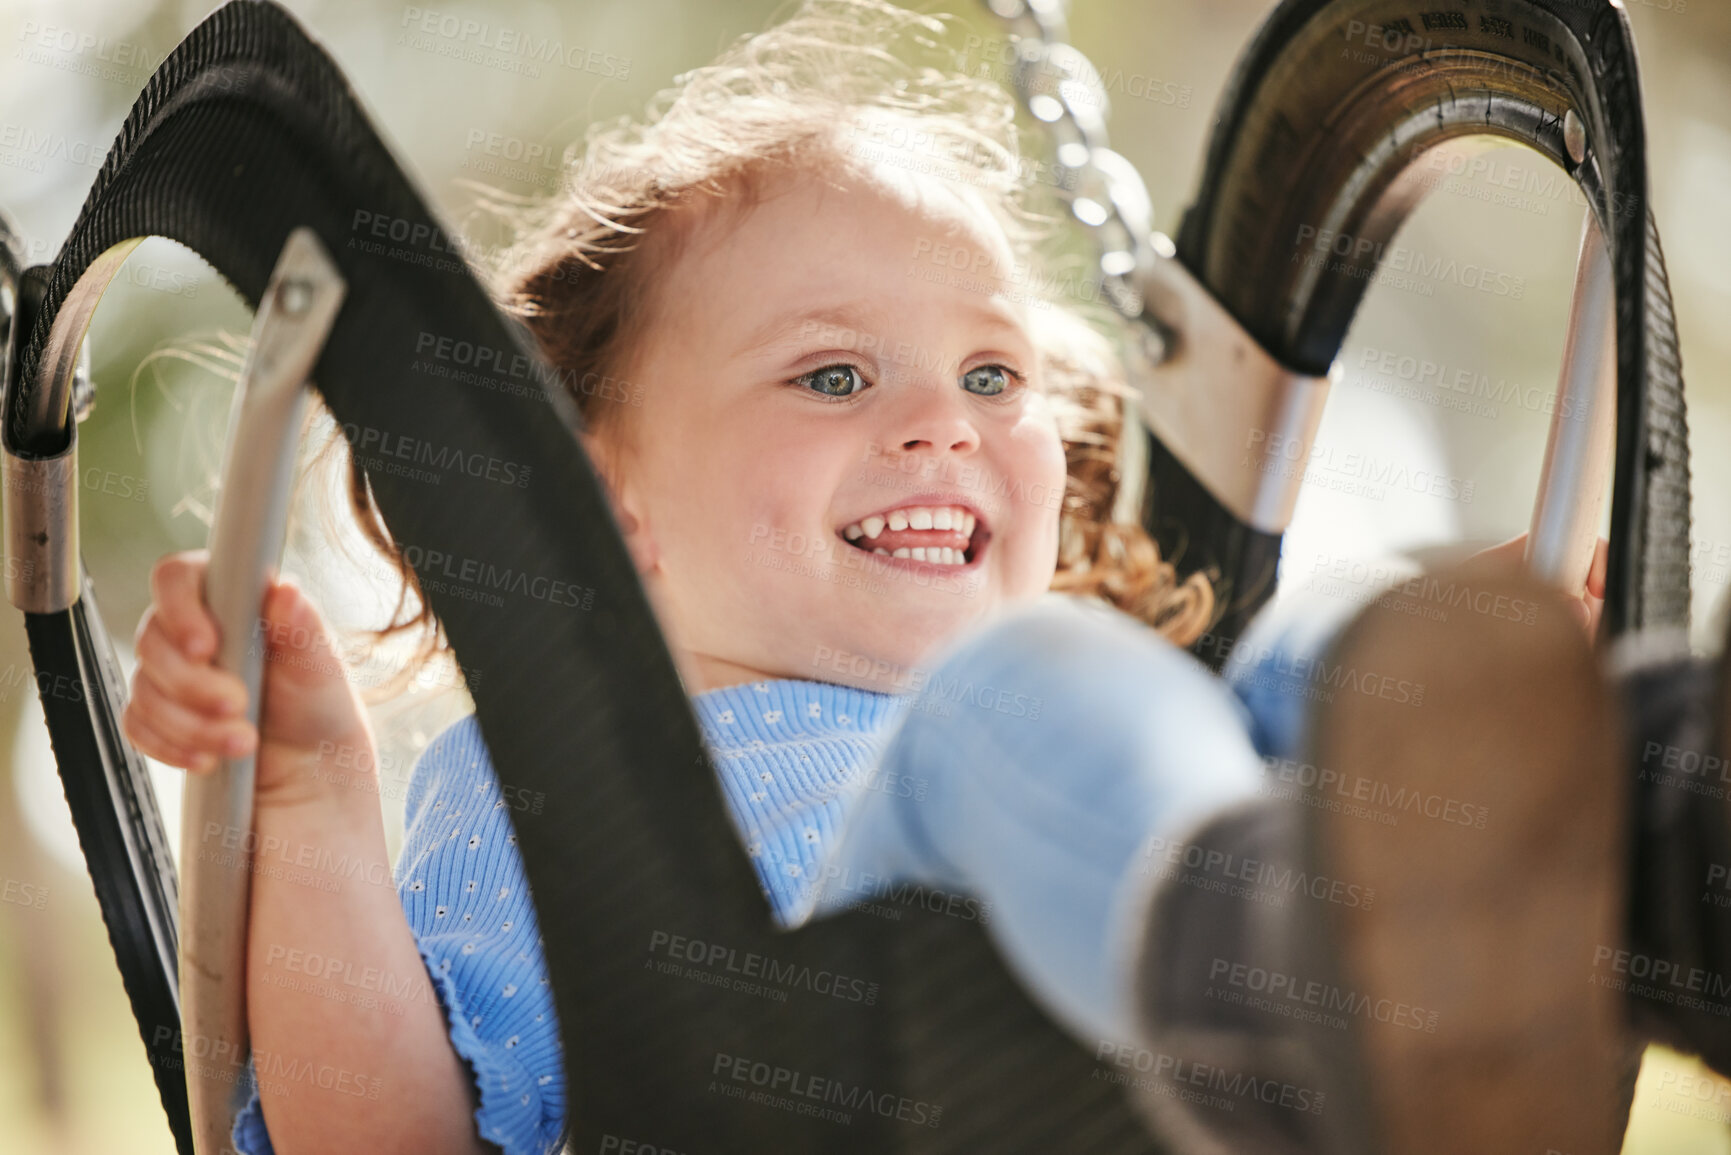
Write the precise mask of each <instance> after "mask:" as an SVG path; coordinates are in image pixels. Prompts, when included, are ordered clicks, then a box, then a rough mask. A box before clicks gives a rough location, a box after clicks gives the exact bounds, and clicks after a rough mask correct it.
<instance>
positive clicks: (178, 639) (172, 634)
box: [150, 550, 218, 661]
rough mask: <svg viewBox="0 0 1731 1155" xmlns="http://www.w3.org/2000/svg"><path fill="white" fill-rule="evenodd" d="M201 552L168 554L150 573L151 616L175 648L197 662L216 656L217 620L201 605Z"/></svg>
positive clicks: (204, 566)
mask: <svg viewBox="0 0 1731 1155" xmlns="http://www.w3.org/2000/svg"><path fill="white" fill-rule="evenodd" d="M205 568H206V556H205V553H204V551H203V550H196V551H189V552H187V553H176V554H170V555H169V556H167V557H165V558H162V559H160V560H159V561H158V562H157V563H156V565H154V566H152V567H151V570H150V601H151V608H150V613H151V616H152V617H153V618H154V619H155V620H156V621H157V622H158V623H159V624H160V625H161V627H162V629H163V631H164V632H165V633H166V634H167V635H168V638H169V640H170V641H171V642H173V643H174V645H175V648H176V649H179V650H180V651H182V652H183V653H185V654H188V655H189V656H191V657H192V658H194V659H196V660H205V661H208V660H209V659H211V658H213V657H215V656H216V647H217V641H218V632H217V626H216V619H215V618H213V617H211V615H210V611H209V610H208V609H206V608H205V605H204V571H205Z"/></svg>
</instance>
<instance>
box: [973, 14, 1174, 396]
mask: <svg viewBox="0 0 1731 1155" xmlns="http://www.w3.org/2000/svg"><path fill="white" fill-rule="evenodd" d="M985 4H986V7H987V8H988V9H989V10H990V11H991V12H992V14H993V15H994V16H996V17H998V19H999V20H1000V21H1001V22H1002V23H1003V25H1004V27H1005V30H1006V32H1007V33H1008V37H1009V45H1010V46H1012V47H1013V48H1014V51H1015V63H1014V66H1013V68H1012V70H1011V84H1012V86H1013V87H1014V89H1015V92H1016V96H1017V98H1018V99H1019V100H1020V101H1021V102H1022V105H1023V107H1025V108H1026V109H1027V110H1028V114H1029V115H1030V116H1032V117H1033V118H1034V119H1035V120H1037V121H1039V122H1040V123H1041V124H1043V125H1045V127H1046V129H1047V131H1048V132H1049V133H1050V134H1051V136H1052V139H1053V142H1054V143H1055V145H1056V164H1057V169H1058V174H1059V179H1058V180H1057V181H1055V182H1054V183H1055V185H1056V188H1057V192H1058V196H1059V197H1060V198H1061V199H1063V200H1064V201H1065V202H1066V203H1067V204H1068V206H1069V209H1070V215H1071V217H1072V218H1074V220H1075V221H1076V223H1077V224H1079V225H1080V226H1081V227H1082V228H1083V230H1084V231H1086V232H1087V234H1088V235H1089V237H1090V238H1091V239H1092V240H1093V242H1094V246H1095V250H1096V252H1097V253H1098V262H1097V265H1096V267H1095V269H1094V270H1093V276H1094V277H1095V278H1096V283H1097V284H1098V285H1099V286H1100V289H1101V291H1102V294H1103V295H1104V296H1105V298H1106V299H1107V300H1109V301H1110V302H1111V303H1112V305H1113V306H1114V307H1115V308H1117V309H1118V311H1119V312H1120V313H1122V314H1123V315H1124V316H1125V317H1126V318H1128V319H1130V320H1133V321H1140V322H1142V323H1143V328H1144V335H1145V339H1146V341H1147V344H1148V346H1149V348H1148V349H1147V352H1148V353H1149V354H1150V357H1151V360H1152V361H1154V362H1158V361H1160V360H1162V359H1163V356H1164V351H1165V346H1166V335H1165V334H1164V333H1163V332H1161V330H1160V327H1159V326H1158V325H1157V324H1156V323H1154V321H1153V319H1152V318H1151V317H1149V316H1148V315H1147V314H1146V313H1145V311H1144V308H1145V305H1144V295H1143V292H1142V289H1141V288H1140V285H1141V284H1142V283H1143V280H1144V278H1145V277H1146V276H1147V275H1148V274H1149V273H1150V272H1151V271H1152V270H1153V267H1154V265H1155V263H1156V262H1158V261H1161V260H1165V259H1169V258H1171V257H1172V256H1173V252H1174V250H1173V246H1172V242H1171V240H1170V239H1169V238H1167V237H1166V236H1164V235H1162V234H1159V233H1156V232H1154V229H1153V216H1154V210H1153V204H1152V202H1151V201H1150V199H1149V196H1148V186H1147V185H1146V184H1145V183H1144V182H1143V180H1142V175H1141V173H1139V172H1137V171H1136V166H1135V165H1133V164H1131V163H1130V161H1129V160H1128V159H1126V158H1125V157H1124V156H1123V155H1121V154H1120V153H1117V152H1114V151H1113V150H1112V149H1111V148H1110V147H1109V146H1108V143H1107V139H1106V119H1107V117H1108V116H1109V115H1110V114H1111V105H1110V102H1109V101H1108V100H1107V97H1106V89H1105V85H1104V84H1103V83H1102V82H1101V79H1100V72H1099V69H1097V68H1095V67H1094V65H1093V63H1092V62H1091V61H1090V60H1089V59H1088V58H1087V57H1086V56H1085V55H1083V54H1082V53H1081V52H1080V51H1079V50H1078V49H1077V48H1076V47H1075V46H1074V45H1072V44H1070V43H1069V30H1068V27H1067V24H1066V21H1065V18H1064V11H1065V8H1066V7H1067V3H1066V0H985Z"/></svg>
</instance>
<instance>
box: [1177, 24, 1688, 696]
mask: <svg viewBox="0 0 1731 1155" xmlns="http://www.w3.org/2000/svg"><path fill="white" fill-rule="evenodd" d="M1571 112H1572V113H1573V114H1574V115H1575V116H1576V117H1578V118H1579V120H1580V124H1581V126H1582V128H1583V129H1584V133H1585V140H1586V146H1587V147H1586V152H1585V154H1584V157H1583V160H1582V161H1581V162H1579V163H1577V162H1576V161H1575V160H1574V159H1572V158H1571V156H1570V155H1569V151H1568V146H1567V143H1566V142H1565V139H1564V137H1565V133H1564V125H1565V116H1566V115H1567V114H1569V113H1571ZM1486 134H1488V135H1492V136H1498V137H1503V138H1507V139H1510V140H1514V141H1517V142H1519V143H1522V144H1525V145H1527V146H1529V147H1531V148H1533V149H1534V150H1536V151H1538V152H1540V153H1542V154H1544V155H1546V156H1548V157H1550V158H1551V159H1552V160H1553V161H1555V162H1556V163H1557V164H1559V165H1561V166H1562V168H1563V169H1564V170H1565V171H1566V172H1567V173H1568V175H1569V176H1570V177H1571V178H1572V179H1573V180H1575V181H1576V182H1577V183H1578V184H1579V185H1580V187H1581V189H1582V191H1583V192H1584V194H1585V196H1586V199H1587V202H1588V204H1589V205H1590V206H1591V207H1592V209H1593V212H1594V213H1595V215H1596V216H1597V219H1598V222H1599V225H1600V227H1601V228H1602V229H1603V231H1604V233H1605V236H1606V239H1607V243H1608V244H1609V246H1610V251H1611V257H1612V264H1613V269H1614V278H1615V281H1616V310H1617V342H1618V358H1617V449H1616V476H1615V482H1614V491H1613V496H1612V509H1611V531H1610V541H1611V556H1610V565H1609V572H1608V575H1607V585H1608V589H1607V597H1606V603H1605V614H1604V623H1603V628H1604V631H1605V634H1606V636H1615V635H1617V634H1620V633H1622V632H1624V631H1626V630H1630V629H1634V628H1637V627H1645V626H1657V625H1674V624H1683V623H1686V622H1687V621H1688V615H1689V459H1688V444H1687V423H1686V417H1685V409H1684V401H1683V381H1682V370H1681V362H1680V358H1679V356H1678V346H1677V333H1676V324H1675V318H1674V315H1673V312H1672V307H1671V296H1670V288H1669V284H1668V282H1667V279H1666V275H1665V262H1664V257H1663V255H1662V253H1661V251H1660V245H1659V235H1658V229H1657V227H1656V225H1655V224H1654V221H1653V218H1652V214H1651V212H1650V209H1649V207H1648V206H1649V202H1648V195H1647V167H1646V150H1645V136H1644V131H1643V124H1642V114H1641V103H1640V82H1639V77H1638V73H1637V69H1636V63H1635V53H1634V44H1633V40H1632V38H1631V36H1630V32H1629V27H1628V20H1627V17H1626V15H1625V14H1624V13H1623V12H1622V11H1621V10H1620V9H1618V8H1616V7H1614V6H1613V5H1612V4H1611V3H1610V0H1288V2H1287V3H1284V4H1282V5H1280V6H1279V7H1278V8H1277V9H1276V10H1275V11H1274V12H1273V13H1272V14H1271V15H1270V16H1269V18H1268V20H1267V21H1266V22H1265V23H1264V24H1263V26H1262V28H1261V29H1260V31H1259V32H1258V33H1257V35H1256V37H1255V39H1254V41H1253V42H1252V44H1251V46H1250V48H1249V49H1248V51H1247V52H1246V54H1245V55H1244V57H1243V58H1242V59H1241V61H1240V63H1239V66H1238V68H1237V70H1236V72H1235V74H1234V76H1233V78H1232V80H1231V81H1230V83H1229V84H1228V87H1227V90H1226V94H1225V97H1224V98H1223V100H1222V104H1221V111H1220V113H1219V116H1218V119H1217V122H1216V124H1215V129H1214V134H1213V138H1212V141H1211V143H1210V146H1209V151H1208V158H1207V162H1206V166H1205V169H1204V173H1203V177H1202V181H1201V185H1200V188H1199V189H1198V192H1197V195H1196V199H1195V202H1194V205H1193V207H1192V208H1191V209H1190V210H1189V212H1188V213H1186V214H1185V217H1184V220H1183V224H1182V228H1181V229H1180V231H1179V236H1178V238H1177V244H1178V255H1179V258H1180V259H1181V260H1183V261H1184V263H1185V265H1186V266H1187V267H1188V268H1189V269H1191V271H1192V272H1194V273H1195V274H1196V275H1197V277H1198V278H1199V279H1200V280H1201V281H1202V283H1203V284H1205V285H1207V286H1208V288H1209V289H1210V290H1211V291H1212V292H1213V293H1214V294H1215V295H1216V296H1217V297H1218V298H1219V299H1220V301H1221V302H1222V303H1223V304H1224V305H1225V306H1226V308H1227V309H1228V310H1229V311H1230V312H1231V313H1232V314H1233V315H1234V316H1236V317H1237V318H1238V320H1239V321H1240V323H1242V324H1243V325H1244V326H1245V328H1246V329H1247V330H1248V331H1249V332H1250V333H1251V334H1252V335H1253V336H1254V337H1256V339H1257V340H1258V341H1259V342H1261V343H1262V345H1263V346H1264V347H1265V348H1266V349H1267V350H1268V351H1269V352H1270V353H1271V354H1272V355H1273V356H1274V357H1275V358H1276V359H1277V360H1279V361H1281V362H1282V363H1284V364H1286V365H1288V366H1289V367H1291V368H1293V369H1295V370H1298V371H1301V372H1305V373H1312V374H1320V373H1323V372H1326V371H1327V369H1328V367H1329V365H1330V364H1331V363H1332V362H1333V360H1334V358H1335V357H1336V355H1337V354H1338V353H1339V351H1340V348H1341V345H1342V343H1343V341H1344V339H1345V336H1346V332H1347V330H1348V328H1349V327H1350V325H1351V323H1352V319H1353V316H1354V314H1355V312H1356V311H1357V308H1358V305H1359V302H1360V300H1361V299H1362V297H1363V294H1364V290H1365V287H1366V285H1367V284H1368V283H1369V280H1370V278H1371V277H1372V276H1373V275H1374V274H1375V273H1376V271H1377V269H1378V267H1379V263H1380V261H1381V258H1382V255H1383V251H1384V249H1383V246H1385V245H1386V244H1387V243H1388V242H1390V241H1391V240H1392V239H1393V237H1394V235H1395V234H1396V232H1398V230H1399V229H1400V227H1401V225H1402V224H1403V223H1404V222H1405V221H1406V220H1407V218H1408V217H1409V216H1410V215H1411V213H1412V211H1413V209H1414V207H1415V206H1416V205H1417V204H1418V202H1419V200H1420V199H1421V198H1422V196H1423V195H1424V193H1425V191H1427V190H1426V189H1425V187H1424V186H1423V184H1422V183H1421V182H1418V181H1414V180H1412V179H1410V177H1411V169H1412V166H1413V164H1414V162H1415V161H1417V160H1418V159H1419V157H1420V156H1421V155H1422V154H1423V153H1424V152H1425V151H1426V150H1428V149H1430V148H1432V147H1434V146H1436V145H1439V144H1442V143H1444V142H1446V141H1448V140H1450V139H1453V138H1456V137H1461V136H1468V135H1486ZM1403 178H1405V179H1403ZM1324 229H1326V230H1329V231H1331V232H1333V233H1334V234H1335V235H1336V236H1345V237H1348V238H1350V239H1351V241H1352V245H1351V247H1350V249H1349V251H1348V252H1347V253H1345V254H1343V255H1337V252H1336V251H1328V252H1325V253H1323V254H1322V256H1323V258H1324V260H1323V261H1321V262H1319V261H1316V260H1315V259H1313V258H1314V257H1315V255H1316V254H1315V248H1314V238H1315V237H1316V235H1317V232H1319V231H1321V230H1324ZM1309 230H1315V231H1309ZM1360 242H1362V243H1360ZM1307 258H1310V259H1307ZM1170 456H1171V455H1170V454H1168V453H1166V452H1165V450H1164V448H1163V447H1159V446H1156V449H1155V469H1156V472H1155V482H1156V487H1155V490H1154V492H1153V493H1152V495H1151V496H1152V497H1153V499H1154V500H1155V501H1158V502H1159V503H1160V504H1159V506H1158V508H1150V509H1148V510H1146V511H1145V515H1146V519H1147V521H1148V523H1149V525H1150V527H1151V528H1153V529H1155V530H1156V531H1157V534H1159V533H1164V534H1165V535H1166V537H1165V539H1164V540H1162V545H1167V544H1168V543H1169V542H1172V541H1173V539H1172V537H1171V534H1172V527H1173V526H1174V525H1175V524H1179V523H1186V524H1189V525H1190V526H1191V538H1192V541H1199V542H1200V543H1201V546H1202V548H1200V549H1195V548H1193V549H1191V550H1190V551H1189V554H1190V556H1189V558H1188V559H1187V566H1186V568H1198V567H1200V566H1203V565H1207V564H1213V565H1215V566H1217V567H1218V569H1219V571H1220V573H1221V576H1222V578H1223V586H1224V592H1225V594H1226V598H1225V600H1226V612H1225V617H1224V618H1223V619H1222V620H1221V622H1220V623H1219V625H1218V627H1217V629H1216V631H1215V635H1216V636H1215V637H1214V638H1213V639H1210V640H1209V645H1208V646H1207V647H1206V651H1205V652H1204V654H1203V656H1204V657H1205V658H1209V659H1213V660H1214V661H1215V664H1216V665H1218V658H1219V657H1221V656H1223V645H1222V643H1223V642H1226V641H1229V640H1230V639H1231V638H1234V637H1236V636H1237V635H1238V633H1239V632H1241V630H1242V628H1243V626H1244V625H1245V624H1246V623H1247V622H1248V620H1249V618H1250V616H1251V615H1252V614H1254V612H1255V610H1256V609H1257V608H1258V607H1259V606H1260V605H1261V604H1262V602H1263V601H1265V600H1266V598H1267V597H1268V596H1269V595H1270V594H1271V593H1272V592H1273V586H1274V583H1273V580H1272V579H1273V563H1274V560H1275V558H1276V557H1277V556H1278V538H1275V537H1273V536H1272V535H1267V534H1258V533H1256V532H1255V531H1254V530H1250V529H1249V528H1248V527H1245V526H1243V525H1242V524H1241V523H1238V522H1237V521H1236V519H1235V518H1233V517H1232V516H1231V514H1230V513H1228V512H1226V511H1225V510H1224V509H1223V508H1222V507H1221V506H1220V505H1219V504H1218V502H1215V501H1214V500H1213V498H1212V497H1211V496H1210V495H1208V494H1206V492H1198V491H1199V490H1200V487H1193V488H1191V487H1185V486H1184V485H1183V484H1182V483H1181V482H1176V481H1173V480H1172V479H1170V478H1169V477H1168V479H1167V490H1168V491H1169V493H1170V498H1167V497H1164V496H1162V495H1161V493H1160V492H1159V489H1158V486H1159V483H1160V481H1161V472H1160V463H1161V462H1162V461H1167V462H1168V463H1169V462H1170ZM1167 472H1168V473H1170V464H1168V466H1167ZM1173 544H1176V543H1175V542H1173ZM1271 546H1273V548H1272V549H1271V548H1270V547H1271Z"/></svg>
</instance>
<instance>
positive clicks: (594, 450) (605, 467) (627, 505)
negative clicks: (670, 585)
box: [577, 430, 661, 580]
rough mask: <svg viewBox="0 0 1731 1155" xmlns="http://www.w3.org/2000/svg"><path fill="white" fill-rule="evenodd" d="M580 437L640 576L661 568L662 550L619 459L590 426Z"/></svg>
mask: <svg viewBox="0 0 1731 1155" xmlns="http://www.w3.org/2000/svg"><path fill="white" fill-rule="evenodd" d="M577 439H578V440H579V441H580V442H582V444H583V451H584V452H585V453H587V454H588V455H589V460H590V461H591V462H592V463H594V466H595V472H596V474H597V475H598V476H599V477H600V478H601V489H602V492H604V493H606V494H607V503H608V505H609V506H611V507H612V509H613V520H614V521H616V522H618V523H619V532H620V533H621V534H623V535H624V537H625V545H626V547H627V548H628V549H629V550H630V551H631V561H632V564H633V565H635V566H636V567H637V573H638V576H639V577H642V578H644V579H645V580H647V579H648V578H649V576H650V575H651V574H653V573H655V572H656V570H657V569H659V568H660V565H661V551H660V550H659V549H657V548H656V545H655V539H654V538H653V537H652V536H651V535H650V532H649V526H648V523H647V522H646V520H645V519H644V518H643V517H642V516H641V515H640V512H639V511H638V509H637V497H636V493H635V491H634V490H633V489H632V488H631V487H630V486H629V485H628V484H625V483H624V481H623V475H622V474H621V473H620V471H619V469H618V462H616V461H615V460H614V455H613V451H612V449H611V447H609V446H608V445H607V443H606V442H605V441H603V440H602V439H601V438H598V437H596V436H595V435H594V434H593V433H591V432H589V431H588V430H583V431H581V432H579V433H578V434H577Z"/></svg>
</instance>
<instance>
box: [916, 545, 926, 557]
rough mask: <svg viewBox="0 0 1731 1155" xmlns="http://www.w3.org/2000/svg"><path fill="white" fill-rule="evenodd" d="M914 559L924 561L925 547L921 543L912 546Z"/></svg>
mask: <svg viewBox="0 0 1731 1155" xmlns="http://www.w3.org/2000/svg"><path fill="white" fill-rule="evenodd" d="M914 560H915V561H925V560H926V547H925V546H923V545H916V546H914Z"/></svg>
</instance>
